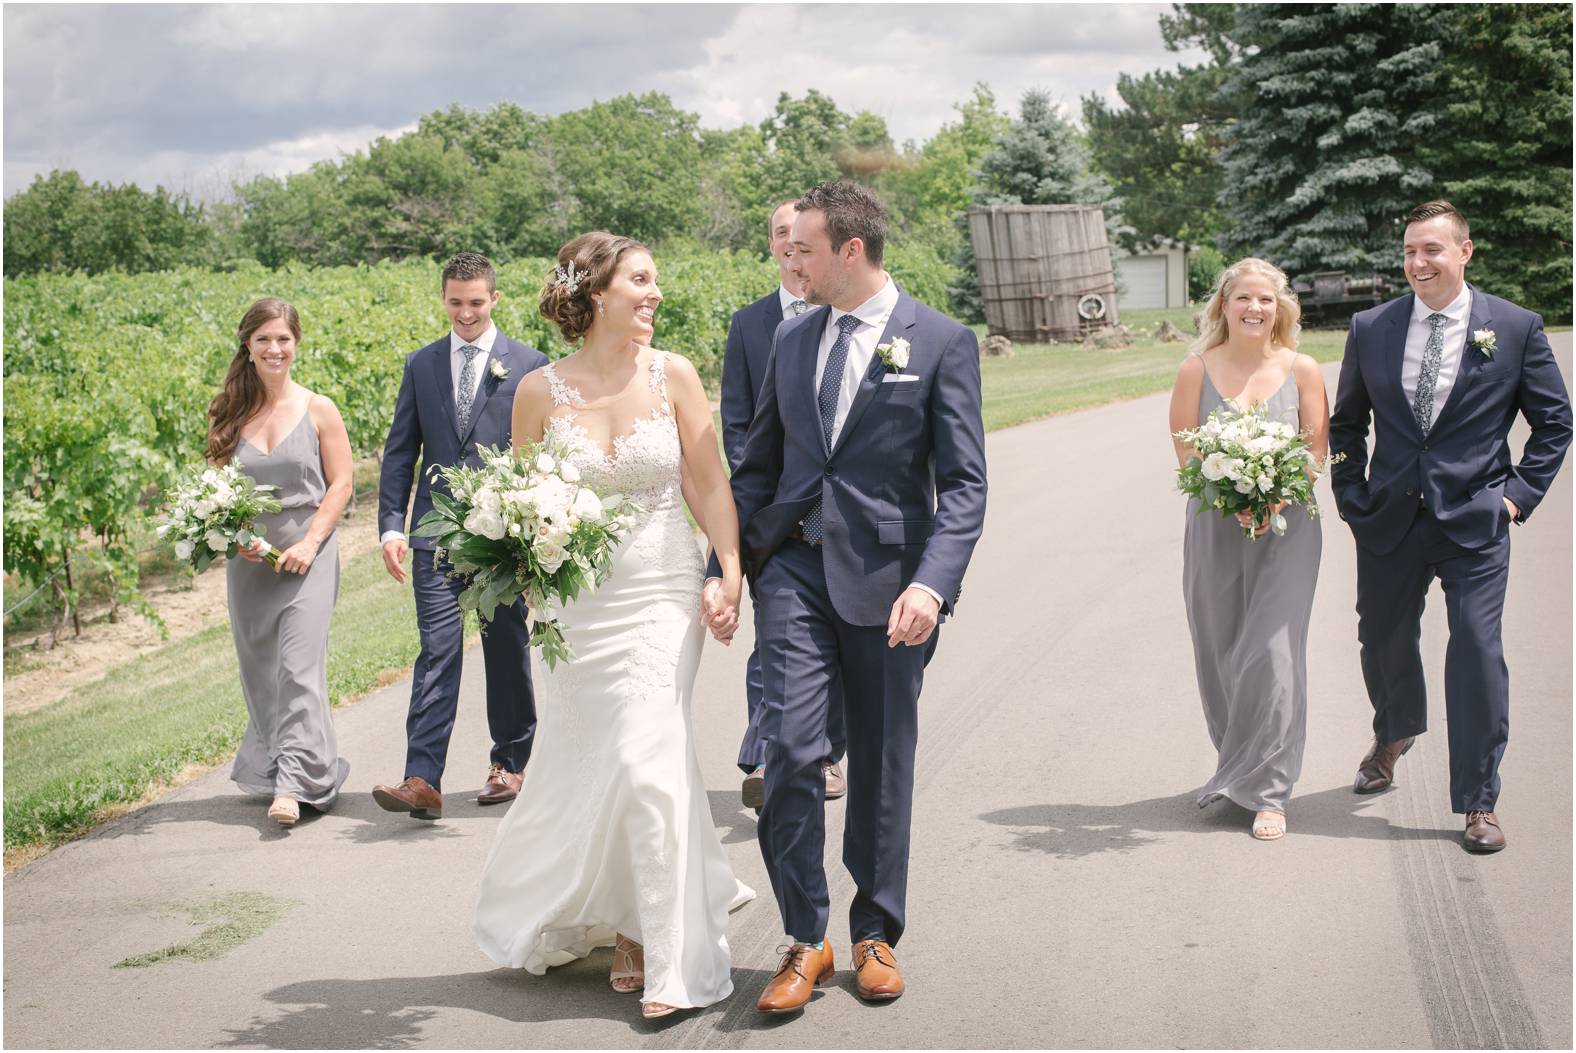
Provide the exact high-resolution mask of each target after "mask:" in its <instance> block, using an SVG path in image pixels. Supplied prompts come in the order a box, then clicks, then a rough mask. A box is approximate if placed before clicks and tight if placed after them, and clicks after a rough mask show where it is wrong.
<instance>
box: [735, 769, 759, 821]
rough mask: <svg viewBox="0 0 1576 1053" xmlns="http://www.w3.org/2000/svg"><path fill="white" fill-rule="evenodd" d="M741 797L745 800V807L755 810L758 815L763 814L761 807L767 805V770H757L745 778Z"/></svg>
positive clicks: (741, 788) (740, 792)
mask: <svg viewBox="0 0 1576 1053" xmlns="http://www.w3.org/2000/svg"><path fill="white" fill-rule="evenodd" d="M739 796H740V797H741V798H743V800H744V807H746V808H754V809H755V814H756V815H759V814H760V813H761V806H762V805H764V804H765V803H766V769H765V768H756V769H755V770H754V771H752V772H750V774H748V775H746V776H745V777H744V785H743V786H742V787H740V789H739Z"/></svg>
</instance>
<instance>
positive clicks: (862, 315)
mask: <svg viewBox="0 0 1576 1053" xmlns="http://www.w3.org/2000/svg"><path fill="white" fill-rule="evenodd" d="M895 307H897V286H896V285H893V284H892V278H891V276H890V275H888V276H887V279H886V284H885V285H883V286H882V287H881V291H880V292H878V293H876V294H875V295H874V296H872V297H871V298H870V299H868V300H866V301H865V302H864V303H862V304H860V305H859V306H858V307H855V308H854V309H853V310H852V311H839V310H838V309H837V308H835V307H834V308H832V314H831V317H829V318H828V319H827V320H826V329H825V331H823V332H822V333H821V347H820V350H819V351H817V352H816V355H815V391H813V392H811V397H812V398H818V397H819V395H820V392H821V379H822V374H823V373H825V372H826V360H827V357H828V356H830V355H831V353H832V345H833V344H835V343H837V337H838V335H839V333H840V332H841V330H840V329H839V327H838V322H839V321H841V319H842V317H843V316H844V315H848V314H851V315H853V316H854V317H855V318H857V319H859V326H858V327H857V328H856V329H855V330H854V332H853V335H852V336H850V337H849V340H848V358H847V360H845V361H844V363H843V377H842V383H841V385H840V386H839V387H838V389H837V411H836V413H835V414H834V415H833V417H832V445H833V446H836V445H837V437H838V436H839V435H841V434H842V431H843V423H844V422H845V421H846V420H848V411H849V409H850V408H852V406H853V404H854V395H855V394H856V393H857V392H858V391H859V381H860V379H861V378H863V377H864V375H865V373H866V372H867V371H868V370H869V369H870V360H871V359H872V358H874V357H875V354H876V344H877V343H879V342H880V340H881V333H882V332H883V331H884V330H885V329H886V324H887V320H888V319H890V318H891V317H892V311H893V309H894V308H895Z"/></svg>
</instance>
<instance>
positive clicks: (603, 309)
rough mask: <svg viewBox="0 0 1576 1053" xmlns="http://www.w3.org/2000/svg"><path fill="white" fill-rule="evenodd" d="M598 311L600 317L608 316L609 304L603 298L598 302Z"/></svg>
mask: <svg viewBox="0 0 1576 1053" xmlns="http://www.w3.org/2000/svg"><path fill="white" fill-rule="evenodd" d="M596 313H597V315H598V316H599V317H602V318H606V317H607V304H605V303H603V302H602V301H601V300H598V301H597V302H596Z"/></svg>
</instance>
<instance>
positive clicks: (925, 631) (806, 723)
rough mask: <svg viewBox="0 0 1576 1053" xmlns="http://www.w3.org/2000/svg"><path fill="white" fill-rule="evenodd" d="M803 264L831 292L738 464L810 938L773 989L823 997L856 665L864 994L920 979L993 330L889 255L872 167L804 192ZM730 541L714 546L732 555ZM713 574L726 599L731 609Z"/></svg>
mask: <svg viewBox="0 0 1576 1053" xmlns="http://www.w3.org/2000/svg"><path fill="white" fill-rule="evenodd" d="M795 209H796V211H797V212H798V215H797V216H796V217H795V219H794V225H793V234H792V241H791V245H792V252H793V258H792V260H791V261H790V268H791V269H792V271H793V272H794V273H795V274H797V275H798V276H799V277H800V278H801V279H803V280H806V281H807V288H806V289H805V299H806V300H808V301H809V302H810V303H812V304H816V305H817V307H816V309H815V310H813V311H810V312H809V313H808V314H804V315H801V316H800V317H798V318H792V319H788V320H786V321H784V322H783V323H782V324H781V325H780V326H778V328H777V331H776V333H775V334H774V336H773V348H772V355H771V361H770V364H769V367H768V369H767V371H766V377H765V379H764V381H763V382H762V384H761V392H760V397H759V399H758V400H757V408H756V411H755V418H754V419H753V420H752V421H751V422H750V428H749V432H748V434H747V435H746V436H745V440H744V456H743V459H742V460H741V462H740V463H739V466H738V468H737V470H735V471H734V473H733V480H732V482H733V496H734V501H735V503H736V504H737V506H738V510H739V524H740V540H741V548H742V549H743V552H744V556H745V560H746V563H747V566H748V568H749V571H750V575H751V587H752V589H753V595H754V597H755V599H756V602H757V603H758V604H759V608H758V611H759V613H758V614H757V615H756V624H757V626H758V627H759V632H760V648H761V676H762V689H763V699H764V701H763V706H764V712H763V715H762V720H761V725H762V727H761V734H762V736H763V737H764V738H765V740H766V743H767V746H766V801H765V805H764V806H763V807H762V809H761V818H760V824H759V826H758V827H757V837H758V839H759V840H760V843H761V854H762V856H763V857H764V858H765V860H766V869H767V873H768V874H769V875H770V877H771V882H772V891H773V892H774V893H775V895H776V898H777V906H778V909H779V911H780V912H781V913H782V918H783V928H784V930H785V931H786V932H787V934H788V937H789V940H790V943H791V946H790V947H788V948H787V950H786V952H785V953H784V955H783V958H782V961H781V962H780V963H779V965H778V967H777V970H776V972H775V974H774V975H773V976H772V978H771V980H770V982H768V984H767V985H766V989H765V990H764V991H763V992H762V993H761V996H760V998H759V999H758V1001H757V1003H756V1005H757V1007H758V1008H759V1009H760V1010H761V1011H763V1012H766V1013H790V1012H794V1011H797V1010H798V1009H800V1008H802V1007H803V1006H804V1005H805V1004H806V1003H807V1002H808V1001H809V1000H810V995H811V992H812V990H813V988H814V987H815V985H817V984H820V983H824V982H825V981H826V980H828V979H830V978H831V976H832V974H833V972H834V966H833V961H832V949H831V945H830V944H828V943H827V942H826V928H827V922H828V915H829V913H830V900H829V894H828V890H827V884H826V874H825V871H824V869H823V867H822V862H821V861H822V855H823V851H824V844H825V840H826V822H825V815H824V811H823V808H822V800H823V796H824V794H825V792H826V781H825V779H824V778H823V777H822V774H821V764H822V762H823V761H824V759H825V758H826V754H827V750H828V748H829V746H828V741H827V739H828V735H827V731H828V709H829V707H830V703H831V699H832V690H833V686H834V685H835V684H838V683H841V684H842V686H843V692H844V693H843V709H844V718H845V721H846V727H847V734H848V759H849V765H848V809H847V815H846V819H845V822H844V836H843V864H844V865H845V866H846V867H847V868H848V870H849V873H850V874H852V876H853V878H854V884H855V886H856V892H855V894H854V900H853V904H852V906H851V907H850V910H849V931H850V935H851V937H852V941H853V961H854V968H855V970H856V973H857V978H856V984H855V989H856V990H857V992H858V993H859V995H860V997H861V998H864V999H867V1000H869V1001H886V1000H890V999H893V998H896V997H898V996H899V995H901V994H902V993H903V989H904V984H903V977H902V974H901V973H900V972H899V970H898V966H897V962H896V960H895V959H894V957H893V951H892V948H893V946H894V945H895V944H896V943H897V942H898V939H899V938H900V937H901V936H902V934H903V928H904V920H905V919H904V901H905V898H906V893H907V886H908V845H909V825H910V818H911V816H912V811H913V790H914V753H915V748H916V745H917V740H918V732H919V693H920V686H921V684H922V682H923V680H924V673H925V665H926V663H927V662H928V661H929V659H930V656H931V655H932V654H933V653H934V651H935V648H936V625H937V622H938V621H939V620H940V618H941V617H942V616H943V615H945V614H950V613H951V612H952V609H953V605H954V604H956V603H957V602H958V595H959V592H960V589H961V587H962V582H963V573H964V571H965V569H967V567H968V563H969V558H970V556H971V555H972V554H973V551H974V544H975V542H976V541H978V540H979V536H980V532H981V530H982V529H983V528H984V523H985V429H984V426H983V423H982V420H981V414H980V367H979V344H978V341H977V340H976V339H975V337H974V333H973V332H972V331H971V330H969V329H967V328H966V327H964V326H962V325H959V324H958V323H957V322H954V321H952V320H951V319H949V318H947V317H945V316H943V315H941V314H940V313H938V312H936V311H933V310H931V309H930V308H929V307H925V306H923V305H921V304H918V303H916V302H915V301H914V300H913V299H912V298H911V297H909V296H908V295H907V294H906V293H904V292H903V291H902V290H900V289H899V288H898V287H897V286H896V285H895V284H893V282H892V279H891V277H890V276H889V275H888V274H887V273H886V271H884V270H883V269H882V266H881V264H882V255H883V249H884V247H885V242H886V230H887V216H886V210H885V209H884V208H882V206H881V204H880V202H879V201H877V200H876V198H875V197H874V195H872V194H871V193H870V191H868V190H866V189H864V188H863V187H861V186H859V185H858V184H855V183H851V182H837V183H828V184H824V185H822V186H818V187H815V188H814V189H812V190H810V191H809V192H808V193H807V194H805V196H804V197H803V198H802V199H801V200H800V201H799V202H798V203H797V204H796V205H795ZM713 562H715V561H713ZM719 586H720V582H718V581H708V582H707V584H706V588H705V593H704V598H705V607H706V612H707V617H708V620H710V619H712V618H714V617H715V616H716V614H717V613H718V611H719V608H718V600H717V590H718V588H719Z"/></svg>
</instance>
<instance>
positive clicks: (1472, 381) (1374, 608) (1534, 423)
mask: <svg viewBox="0 0 1576 1053" xmlns="http://www.w3.org/2000/svg"><path fill="white" fill-rule="evenodd" d="M1471 293H1472V308H1471V315H1470V318H1469V321H1468V323H1467V336H1466V340H1467V344H1466V346H1464V347H1463V348H1462V354H1461V360H1460V366H1459V368H1458V371H1457V374H1456V380H1455V384H1454V386H1453V387H1452V388H1451V389H1450V393H1449V397H1448V399H1447V401H1446V402H1445V405H1444V408H1443V409H1442V410H1440V412H1439V416H1438V419H1437V420H1436V421H1435V422H1434V424H1433V426H1432V427H1431V428H1430V430H1429V431H1428V433H1427V434H1426V435H1425V434H1424V432H1423V431H1422V429H1421V428H1420V427H1419V426H1418V424H1417V421H1416V420H1415V418H1414V417H1413V413H1412V398H1413V392H1410V391H1407V390H1405V387H1404V386H1403V384H1402V382H1401V367H1402V360H1403V356H1404V354H1405V350H1406V335H1407V327H1408V324H1409V323H1410V321H1411V319H1412V314H1413V305H1414V296H1413V295H1411V294H1409V295H1406V296H1402V297H1400V298H1399V299H1396V300H1392V301H1390V302H1389V303H1384V304H1380V305H1379V306H1377V307H1374V308H1370V309H1369V310H1367V311H1363V312H1360V313H1359V314H1357V315H1355V316H1353V318H1352V327H1351V330H1350V332H1349V334H1348V336H1347V340H1346V357H1345V359H1344V361H1343V362H1342V363H1341V379H1340V385H1339V387H1338V389H1337V392H1336V399H1335V409H1334V412H1333V413H1332V414H1331V416H1330V452H1331V453H1332V454H1344V455H1345V457H1346V459H1345V460H1344V461H1343V462H1341V463H1338V464H1336V465H1335V466H1334V467H1333V468H1332V470H1331V484H1332V488H1333V490H1334V493H1335V504H1336V508H1337V510H1338V511H1339V512H1340V515H1341V518H1342V519H1344V520H1346V522H1347V524H1348V525H1349V526H1350V527H1351V529H1352V534H1353V536H1354V537H1355V538H1356V541H1357V614H1358V630H1357V632H1358V640H1359V642H1360V643H1361V645H1362V666H1363V679H1364V681H1365V683H1366V684H1367V687H1368V696H1369V699H1370V701H1372V703H1373V706H1374V733H1375V735H1376V736H1377V737H1378V739H1379V741H1380V742H1382V743H1391V742H1398V741H1400V740H1402V739H1405V738H1408V737H1410V736H1413V735H1416V734H1419V733H1420V732H1422V731H1424V730H1425V729H1426V727H1427V717H1428V712H1427V700H1426V698H1425V696H1424V682H1423V661H1422V656H1421V653H1420V651H1419V648H1418V638H1419V633H1420V629H1419V622H1420V619H1421V617H1422V613H1423V603H1424V598H1425V597H1426V595H1427V592H1428V588H1429V584H1430V583H1431V581H1432V580H1433V578H1434V577H1438V578H1439V579H1440V583H1441V585H1442V586H1443V587H1444V592H1445V608H1446V612H1447V613H1448V615H1449V623H1450V642H1449V645H1448V646H1447V649H1446V652H1445V711H1446V716H1447V723H1448V735H1449V746H1450V797H1451V806H1452V807H1453V809H1454V810H1455V811H1456V812H1463V813H1464V812H1472V811H1493V810H1494V805H1495V801H1496V800H1497V798H1498V796H1499V762H1500V758H1501V756H1503V754H1504V751H1505V744H1506V742H1507V741H1508V739H1509V734H1510V678H1509V673H1508V671H1507V669H1506V667H1505V658H1504V649H1503V646H1502V644H1501V640H1500V620H1501V614H1502V613H1503V610H1504V603H1505V585H1506V580H1507V578H1508V576H1509V569H1510V536H1509V532H1510V513H1509V511H1508V510H1507V509H1506V508H1505V503H1504V501H1503V498H1506V497H1508V498H1510V500H1511V501H1512V502H1514V504H1515V505H1516V508H1517V509H1518V511H1519V514H1520V520H1521V521H1522V522H1525V521H1526V520H1527V518H1528V517H1529V516H1531V515H1532V512H1533V510H1534V509H1535V508H1537V506H1538V502H1539V501H1541V500H1542V499H1543V495H1544V494H1545V493H1546V492H1547V491H1548V488H1549V484H1550V483H1551V482H1553V480H1554V476H1555V474H1556V473H1557V472H1558V471H1559V468H1560V464H1561V462H1562V461H1563V460H1564V458H1565V451H1566V448H1567V447H1568V446H1569V445H1570V442H1571V406H1570V396H1569V395H1568V393H1567V392H1566V389H1565V381H1564V379H1563V378H1562V377H1561V375H1560V370H1559V366H1558V364H1557V363H1556V362H1555V360H1554V354H1553V352H1552V351H1551V350H1550V348H1549V342H1548V338H1547V337H1546V336H1545V335H1544V333H1543V320H1542V319H1541V318H1539V317H1538V316H1537V315H1536V314H1534V313H1532V312H1531V311H1528V310H1525V309H1523V308H1520V307H1517V306H1516V305H1515V304H1513V303H1510V302H1509V301H1507V300H1502V299H1500V298H1499V297H1497V296H1489V295H1487V294H1485V293H1484V292H1482V291H1481V290H1479V289H1477V288H1475V287H1474V288H1472V289H1471ZM1481 330H1492V331H1493V333H1494V336H1495V349H1494V351H1493V353H1492V355H1489V354H1485V353H1484V352H1483V351H1482V350H1480V349H1478V348H1475V347H1473V346H1472V344H1471V342H1472V340H1473V334H1475V333H1477V332H1479V331H1481ZM1517 413H1520V414H1522V416H1524V417H1525V418H1526V420H1527V423H1528V424H1529V425H1531V428H1532V434H1531V436H1530V437H1529V438H1528V440H1527V445H1526V448H1525V450H1524V451H1523V452H1522V457H1521V460H1520V462H1519V463H1514V464H1513V463H1512V462H1511V451H1510V444H1509V443H1508V442H1507V441H1506V436H1507V434H1508V433H1509V431H1510V426H1511V424H1512V422H1513V421H1514V419H1515V416H1516V414H1517ZM1370 419H1371V420H1372V422H1373V430H1374V440H1375V441H1374V450H1373V457H1372V460H1370V459H1369V454H1368V427H1369V421H1370Z"/></svg>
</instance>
